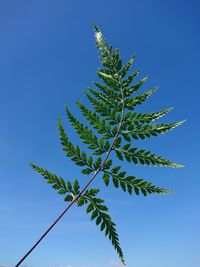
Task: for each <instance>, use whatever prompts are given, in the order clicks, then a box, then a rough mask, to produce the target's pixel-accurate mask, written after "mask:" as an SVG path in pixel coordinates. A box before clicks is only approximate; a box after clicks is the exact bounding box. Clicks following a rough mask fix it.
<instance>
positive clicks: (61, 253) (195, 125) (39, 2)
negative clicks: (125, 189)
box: [0, 0, 200, 267]
mask: <svg viewBox="0 0 200 267" xmlns="http://www.w3.org/2000/svg"><path fill="white" fill-rule="evenodd" d="M198 2H199V1H194V0H190V1H189V0H185V1H178V0H175V1H174V0H173V1H172V0H168V1H162V0H160V1H158V0H157V1H156V0H152V1H149V0H132V1H131V0H125V1H118V0H115V1H114V0H110V1H109V0H102V1H94V0H93V1H92V0H90V1H88V0H87V1H80V0H79V1H78V0H73V1H72V0H68V1H67V0H65V1H64V0H60V1H55V0H48V1H47V0H46V1H44V0H34V1H22V0H19V1H13V0H12V1H10V0H2V1H0V123H1V124H0V125H1V131H0V134H1V138H0V182H1V183H0V265H6V266H14V265H15V264H16V262H17V261H18V260H19V259H20V257H22V256H23V254H24V253H25V252H26V250H27V249H29V248H30V246H31V245H32V244H33V242H34V241H35V240H36V239H37V238H38V237H39V236H40V235H41V234H42V232H43V231H44V230H45V229H46V228H47V227H48V226H49V224H50V223H51V222H52V220H53V219H55V217H56V216H58V214H59V213H60V212H61V211H62V210H63V209H64V207H65V205H66V203H64V201H63V200H62V196H59V195H57V194H56V193H55V192H54V191H53V190H52V189H51V187H50V186H49V185H48V184H46V182H45V181H44V180H43V179H42V177H41V176H40V175H38V174H37V173H35V172H34V171H33V170H31V168H30V167H29V166H28V164H27V163H28V162H33V163H35V164H38V165H39V166H41V167H44V168H47V169H48V170H50V171H53V172H55V173H57V174H58V175H62V176H63V177H65V178H66V179H74V178H77V177H78V178H79V179H80V181H81V184H82V185H83V184H84V183H85V182H86V181H87V179H88V177H86V176H83V175H80V169H79V168H78V167H77V166H75V165H73V163H72V162H71V161H70V160H69V159H67V158H65V157H64V154H63V152H62V150H61V146H60V143H59V140H58V131H57V117H58V115H60V116H61V118H62V121H63V122H65V126H66V129H67V132H68V134H69V136H70V137H71V138H72V139H73V142H74V143H79V140H78V138H77V137H75V135H74V131H73V129H72V128H71V127H70V125H69V123H68V122H67V120H66V118H65V114H64V104H65V103H68V104H69V107H70V109H71V111H72V112H75V113H76V112H77V110H78V109H77V107H76V105H75V101H76V100H77V99H79V100H82V101H83V102H84V103H87V100H86V98H85V97H84V94H83V89H85V88H87V86H89V85H92V81H94V80H95V79H96V73H95V72H96V69H97V67H98V66H99V61H98V57H97V53H96V48H95V43H94V34H93V28H92V25H93V22H94V21H95V22H96V23H97V24H98V25H99V26H100V28H101V29H102V31H103V33H104V35H105V36H106V37H107V40H108V42H109V43H112V44H113V46H114V47H118V48H119V49H120V50H121V55H122V58H123V59H124V62H125V61H126V60H128V59H129V57H130V56H131V55H132V54H133V53H134V52H136V53H137V58H136V61H135V65H134V68H135V69H136V68H139V69H141V75H140V78H142V77H143V76H144V75H146V74H148V76H149V80H148V81H147V82H146V84H145V85H144V87H143V89H141V92H143V90H145V89H149V88H150V87H151V86H154V85H159V87H160V89H159V90H158V92H157V93H155V94H154V95H153V96H152V97H151V99H149V100H148V101H147V102H146V103H145V104H144V105H143V106H142V107H139V108H138V110H140V111H157V110H161V109H163V108H167V107H170V106H172V107H175V109H174V110H173V111H172V112H171V113H170V114H168V115H167V116H166V117H165V118H163V121H165V122H168V121H169V122H171V121H176V120H180V119H185V118H187V119H188V121H187V122H186V123H185V124H184V125H183V126H181V127H179V128H177V129H175V130H173V131H171V132H169V133H166V134H165V135H162V136H160V137H158V138H152V139H149V140H147V141H145V142H139V143H138V145H139V146H140V147H144V148H148V149H150V150H152V151H153V152H155V153H157V154H160V155H163V156H165V157H166V158H169V159H172V160H174V161H175V162H179V163H183V164H185V165H186V167H185V168H183V169H169V168H154V167H151V168H149V167H139V166H134V165H132V166H131V165H125V168H127V170H128V171H129V173H130V174H133V175H135V176H137V177H142V178H144V179H147V180H150V181H153V182H154V183H155V184H157V185H160V186H163V187H167V188H171V189H174V190H175V191H176V194H175V195H165V196H150V197H147V198H143V197H136V196H133V197H130V196H128V195H126V194H124V193H122V192H121V191H120V190H115V189H113V187H112V186H111V187H109V189H106V188H105V187H104V185H103V183H102V181H101V177H100V176H99V177H98V178H97V179H96V181H94V184H95V185H96V186H100V188H101V191H102V193H101V194H102V196H103V197H104V198H105V199H106V203H107V205H108V206H109V208H110V214H111V216H112V218H113V220H114V221H115V222H116V224H117V228H118V231H119V235H120V240H121V245H122V247H123V250H124V253H125V257H126V261H127V266H128V267H161V266H162V267H179V266H181V267H188V266H190V267H197V266H200V253H199V249H200V230H199V229H200V228H199V225H200V212H199V204H200V197H199V187H200V179H199V163H200V162H199V149H200V147H199V133H200V126H199V125H200V124H199V112H198V109H199V99H200V93H199V88H198V85H199V84H200V80H199V66H198V65H199V62H200V54H199V47H200V36H199V27H200V18H199V9H200V5H199V3H198ZM77 116H78V118H82V117H81V116H80V115H79V114H77ZM22 266H24V267H25V266H28V267H120V266H121V265H120V262H119V259H118V257H117V254H116V252H115V251H114V249H113V248H112V246H111V244H110V242H109V241H108V240H107V239H105V238H104V235H103V234H102V233H100V231H99V229H97V227H96V226H94V223H93V222H90V220H89V218H88V216H87V215H86V214H85V210H84V208H76V207H73V208H72V209H71V210H70V212H69V213H68V214H67V215H66V216H65V217H64V218H63V219H62V221H60V222H59V224H58V225H57V227H56V228H55V229H54V230H53V231H52V232H51V233H50V234H49V235H48V236H47V237H46V239H45V240H44V241H43V242H42V243H41V244H40V245H39V246H38V248H37V249H36V250H35V252H34V253H32V254H31V255H30V256H29V257H28V259H27V260H26V262H25V263H24V264H23V265H22Z"/></svg>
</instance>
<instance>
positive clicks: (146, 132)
mask: <svg viewBox="0 0 200 267" xmlns="http://www.w3.org/2000/svg"><path fill="white" fill-rule="evenodd" d="M184 122H185V120H182V121H178V122H173V123H168V124H164V123H158V124H155V123H154V124H146V125H142V124H138V125H136V126H134V125H130V126H129V127H128V130H127V131H122V134H123V133H126V134H129V135H130V136H132V137H133V138H134V139H139V138H141V139H146V138H147V137H151V136H157V135H158V134H164V133H166V132H168V131H170V130H172V129H174V128H176V127H178V126H180V125H181V124H183V123H184Z"/></svg>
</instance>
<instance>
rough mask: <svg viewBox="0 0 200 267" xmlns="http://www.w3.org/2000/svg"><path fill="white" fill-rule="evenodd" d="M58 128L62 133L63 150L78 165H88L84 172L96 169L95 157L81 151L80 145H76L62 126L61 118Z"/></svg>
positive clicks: (87, 172)
mask: <svg viewBox="0 0 200 267" xmlns="http://www.w3.org/2000/svg"><path fill="white" fill-rule="evenodd" d="M58 129H59V134H60V140H61V143H62V145H63V151H65V152H67V153H66V156H67V157H69V158H71V160H72V161H73V162H74V163H75V164H76V165H78V166H81V167H83V166H86V167H87V168H86V169H83V170H82V173H84V174H89V173H91V172H93V171H96V169H95V167H94V163H93V158H92V157H91V156H87V155H86V153H85V152H84V151H81V150H80V148H79V146H74V145H73V144H72V143H71V142H70V141H69V139H68V137H67V135H66V133H65V130H64V128H63V126H62V123H61V121H60V119H58Z"/></svg>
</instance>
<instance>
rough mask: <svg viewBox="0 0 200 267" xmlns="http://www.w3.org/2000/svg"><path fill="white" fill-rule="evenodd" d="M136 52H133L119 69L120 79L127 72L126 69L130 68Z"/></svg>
mask: <svg viewBox="0 0 200 267" xmlns="http://www.w3.org/2000/svg"><path fill="white" fill-rule="evenodd" d="M135 57H136V54H134V55H133V56H132V57H131V58H130V60H129V61H128V62H127V63H126V64H125V66H124V67H123V68H122V69H121V70H120V71H119V75H120V77H121V79H122V78H123V77H124V76H125V75H126V74H127V73H128V71H129V70H130V68H131V66H132V64H133V61H134V60H135Z"/></svg>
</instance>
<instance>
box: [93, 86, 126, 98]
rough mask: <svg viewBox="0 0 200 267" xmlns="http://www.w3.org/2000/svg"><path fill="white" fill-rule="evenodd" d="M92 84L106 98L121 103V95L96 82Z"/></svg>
mask: <svg viewBox="0 0 200 267" xmlns="http://www.w3.org/2000/svg"><path fill="white" fill-rule="evenodd" d="M94 84H95V85H96V86H97V87H98V88H99V89H100V90H101V91H102V92H103V93H104V94H105V95H106V97H107V98H109V99H114V100H115V101H121V94H119V93H117V92H116V91H114V90H112V89H110V88H109V87H106V86H105V85H103V84H100V83H98V82H94Z"/></svg>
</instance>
